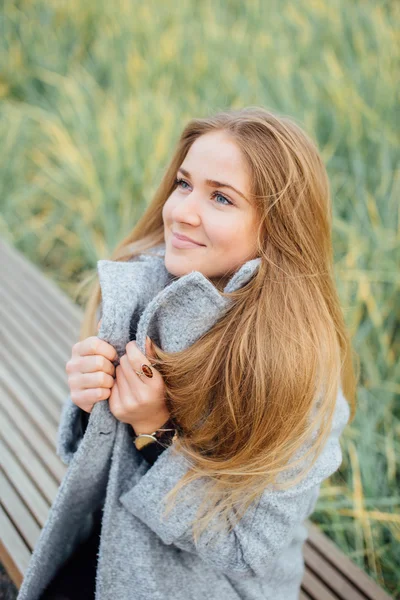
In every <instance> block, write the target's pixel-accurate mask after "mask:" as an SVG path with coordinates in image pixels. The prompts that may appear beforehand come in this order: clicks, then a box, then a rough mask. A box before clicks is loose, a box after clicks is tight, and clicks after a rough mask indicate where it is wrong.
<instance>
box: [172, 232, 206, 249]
mask: <svg viewBox="0 0 400 600" xmlns="http://www.w3.org/2000/svg"><path fill="white" fill-rule="evenodd" d="M171 244H172V245H173V246H174V248H201V247H202V246H203V244H196V243H195V242H189V240H182V239H180V238H178V236H177V235H176V234H175V233H174V234H173V235H172V239H171Z"/></svg>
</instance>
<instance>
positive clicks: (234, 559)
mask: <svg viewBox="0 0 400 600" xmlns="http://www.w3.org/2000/svg"><path fill="white" fill-rule="evenodd" d="M164 254H165V246H164V244H161V245H160V246H158V247H157V248H155V249H153V250H152V252H151V253H150V255H144V254H143V255H141V256H140V257H135V258H133V259H132V260H130V261H128V262H116V261H110V260H99V261H98V263H97V269H98V274H99V280H100V285H101V291H102V303H101V309H102V314H101V317H102V323H101V327H100V330H99V332H98V336H99V337H100V338H101V339H104V340H105V341H107V342H108V343H110V344H112V345H113V346H114V347H115V348H116V350H117V352H118V355H119V357H121V356H122V354H124V353H125V346H126V344H127V343H128V342H129V324H130V322H131V319H136V323H137V333H136V342H137V344H138V346H139V348H140V350H141V351H142V352H143V353H144V350H145V338H146V335H149V337H150V338H151V339H152V340H154V341H155V342H156V343H157V344H158V345H160V347H162V348H163V349H164V350H166V351H170V352H174V351H179V350H181V349H185V348H187V347H189V346H190V345H191V344H193V343H194V342H195V341H196V340H197V339H199V337H200V336H201V335H203V334H204V333H205V332H206V331H207V330H208V329H209V328H210V327H212V326H213V325H214V324H215V323H216V321H217V320H218V319H219V318H220V317H221V315H222V314H223V312H224V311H225V310H226V309H227V308H228V306H229V303H230V302H231V300H230V299H229V298H223V297H222V296H221V294H220V293H219V291H218V290H217V288H216V287H215V286H214V285H213V284H212V283H211V282H210V281H209V280H208V279H207V278H206V277H204V276H203V275H202V274H201V273H200V272H198V271H192V272H191V273H189V274H187V275H184V276H182V277H180V278H175V279H174V278H173V277H172V276H171V275H170V274H169V273H168V271H167V270H166V268H165V265H164ZM259 261H260V259H253V260H250V261H248V262H246V263H245V264H244V265H242V266H241V268H239V269H238V270H237V271H236V273H234V274H233V276H232V277H231V279H230V281H229V282H228V284H227V285H226V287H225V288H224V291H227V292H229V291H233V290H236V289H239V288H240V287H242V286H244V285H245V284H246V283H247V282H248V281H249V280H250V278H251V277H252V275H253V274H254V273H255V272H256V270H257V268H258V266H259ZM82 413H83V411H82V410H81V409H80V408H78V407H77V406H76V405H75V404H73V402H72V401H71V399H70V397H69V396H68V398H67V399H66V403H65V406H64V409H63V413H62V417H61V422H60V427H59V437H58V454H59V456H60V457H61V458H62V460H63V461H64V462H65V463H66V464H68V465H69V466H68V469H67V471H66V473H65V476H64V479H63V481H62V482H61V485H60V487H59V489H58V493H57V495H56V498H55V500H54V502H53V505H52V507H51V509H50V512H49V515H48V518H47V521H46V523H45V525H44V528H43V529H42V531H41V535H40V537H39V539H38V542H37V544H36V546H35V549H34V551H33V555H32V557H31V561H30V564H29V566H28V569H27V572H26V574H25V578H24V580H23V582H22V586H21V588H20V591H19V595H18V600H38V598H39V597H40V594H41V593H42V591H43V590H44V589H45V587H46V586H47V584H48V583H49V582H50V580H51V579H52V578H53V576H54V575H55V573H56V572H57V570H58V569H59V568H60V566H61V565H62V564H63V563H64V561H66V560H67V558H68V557H69V556H70V555H71V554H72V553H73V552H74V550H75V549H76V547H77V545H78V544H79V543H80V542H81V541H83V540H85V539H86V538H87V537H88V536H89V534H90V532H91V530H92V526H93V513H94V511H95V510H97V509H98V508H99V507H102V523H101V537H100V546H99V552H98V564H97V574H96V600H215V599H218V600H239V599H241V600H269V599H271V600H295V599H296V598H298V597H299V590H300V583H301V580H302V577H303V571H304V564H303V558H302V545H303V542H304V540H305V538H306V536H307V532H306V528H305V526H304V524H303V522H304V520H305V519H306V518H307V517H308V516H309V515H310V514H311V512H312V511H313V509H314V506H315V503H316V500H317V497H318V493H319V487H320V484H321V482H322V481H323V480H324V479H325V478H326V477H328V476H329V475H331V474H332V473H333V472H334V471H336V469H337V468H338V467H339V465H340V463H341V460H342V454H341V448H340V444H339V437H340V434H341V432H342V430H343V428H344V426H345V424H346V423H347V421H348V418H349V407H348V403H347V401H346V399H345V398H344V396H343V393H342V390H341V388H339V393H338V397H337V402H336V408H335V415H334V421H333V426H332V430H331V433H330V437H329V439H328V441H327V443H326V445H325V447H324V451H323V452H322V453H321V455H320V456H319V458H318V460H317V462H316V463H315V464H314V466H313V467H312V469H311V470H310V472H309V474H308V475H307V476H306V477H305V478H304V479H303V480H302V481H301V482H300V483H298V484H297V485H295V486H293V487H291V488H290V489H288V490H276V489H272V487H266V489H265V492H264V493H263V495H262V497H261V499H260V501H259V502H257V503H256V505H255V506H253V505H251V506H250V508H249V509H248V511H247V512H246V513H245V515H244V517H243V518H242V519H241V521H240V522H239V523H237V525H236V526H235V528H234V529H233V530H232V531H231V532H230V533H229V534H226V533H225V534H222V533H218V532H217V535H218V536H220V537H219V539H217V540H216V542H217V543H214V542H215V539H214V540H213V543H211V544H210V543H209V542H210V540H211V538H212V537H213V536H214V535H215V534H214V533H213V530H211V529H210V530H207V531H206V532H205V533H203V534H202V535H201V536H200V539H199V540H198V543H197V545H196V544H195V543H194V540H193V537H192V531H191V527H189V524H190V522H191V520H192V519H193V517H194V515H195V513H196V509H197V507H198V505H199V502H200V500H201V498H202V490H203V484H204V480H203V478H202V479H200V480H197V481H195V482H192V483H191V484H189V486H188V487H187V488H184V491H185V496H184V498H183V499H182V496H180V495H178V504H177V505H176V507H174V509H173V510H172V512H171V513H169V515H168V516H167V518H166V519H164V518H163V515H162V513H163V509H164V497H165V495H166V493H167V492H168V491H169V490H170V489H172V488H173V487H174V485H175V483H176V482H177V481H178V480H179V479H180V478H181V476H182V475H183V474H184V473H185V472H186V471H187V470H188V468H189V466H190V465H189V462H188V461H187V459H186V458H184V457H183V455H182V454H180V453H178V452H177V451H176V449H175V448H174V446H170V447H168V448H167V449H166V450H165V451H164V452H163V453H162V454H161V455H160V456H159V457H158V458H157V460H156V462H155V463H154V464H153V465H150V464H149V463H148V462H147V461H145V460H144V458H143V457H142V456H141V455H140V453H139V452H138V451H137V450H136V448H135V447H134V444H133V443H132V435H131V433H130V432H129V431H128V429H129V428H130V426H129V425H127V424H125V423H122V422H120V421H118V420H117V419H116V418H115V417H114V416H113V414H112V413H111V412H110V410H109V408H108V400H103V401H100V402H97V403H96V404H95V406H94V407H93V410H92V412H91V414H90V417H89V421H88V424H87V427H86V429H85V428H84V427H83V426H82V423H81V417H82ZM130 429H131V428H130ZM202 481H203V483H202Z"/></svg>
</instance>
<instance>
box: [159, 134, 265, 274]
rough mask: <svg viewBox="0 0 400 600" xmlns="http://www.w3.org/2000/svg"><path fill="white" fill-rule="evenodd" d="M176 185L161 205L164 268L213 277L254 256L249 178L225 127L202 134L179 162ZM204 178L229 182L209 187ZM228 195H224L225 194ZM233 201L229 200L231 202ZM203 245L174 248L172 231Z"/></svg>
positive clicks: (254, 229)
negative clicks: (198, 272)
mask: <svg viewBox="0 0 400 600" xmlns="http://www.w3.org/2000/svg"><path fill="white" fill-rule="evenodd" d="M180 166H181V167H182V168H184V169H185V170H186V171H188V172H189V173H190V177H188V176H186V175H184V174H182V173H181V172H179V171H178V173H177V174H176V177H177V179H183V180H184V182H183V183H181V184H178V185H177V186H176V187H175V189H174V190H173V192H172V194H171V195H170V196H169V198H168V199H167V201H166V203H165V204H164V207H163V211H162V215H163V221H164V235H165V248H166V252H165V267H166V269H167V270H168V271H169V272H170V273H172V274H173V275H175V276H177V277H181V276H182V275H186V274H188V273H190V272H191V271H200V272H201V273H202V274H203V275H205V276H207V277H209V278H210V279H211V280H213V279H215V278H219V277H221V276H227V275H229V274H231V273H234V272H235V271H236V270H237V269H238V268H239V267H240V266H241V265H242V264H244V263H245V262H246V261H248V260H250V259H252V258H255V257H256V256H257V249H256V235H257V233H256V232H257V225H258V222H257V214H256V210H255V207H254V206H253V205H252V203H251V200H249V199H248V198H249V192H250V179H249V175H248V172H247V169H246V163H245V161H244V158H243V157H242V154H241V152H240V150H239V147H238V146H237V145H236V143H235V142H234V141H233V139H232V138H231V137H230V136H229V135H228V134H227V133H226V132H224V131H218V132H211V133H207V134H205V135H202V136H201V137H200V138H198V139H197V140H196V141H195V142H194V143H193V144H192V146H191V148H190V150H189V152H188V153H187V155H186V157H185V159H184V161H183V163H182V164H181V165H180ZM206 179H214V180H216V181H220V182H222V183H226V184H229V185H232V186H233V187H234V188H236V189H237V190H239V192H241V193H242V194H243V195H244V196H245V197H246V198H247V199H248V200H246V199H244V198H242V197H241V196H240V195H239V194H237V193H236V192H235V191H233V190H232V189H230V188H226V187H222V186H221V187H210V186H209V185H207V184H206V183H205V180H206ZM224 198H226V200H225V199H224ZM228 201H230V202H232V205H231V204H229V202H228ZM174 231H175V232H177V233H179V234H181V235H186V236H188V237H190V238H192V239H193V240H195V241H196V242H198V243H201V244H204V246H198V247H195V248H184V249H183V248H175V247H174V246H173V245H172V244H171V240H172V238H173V232H174Z"/></svg>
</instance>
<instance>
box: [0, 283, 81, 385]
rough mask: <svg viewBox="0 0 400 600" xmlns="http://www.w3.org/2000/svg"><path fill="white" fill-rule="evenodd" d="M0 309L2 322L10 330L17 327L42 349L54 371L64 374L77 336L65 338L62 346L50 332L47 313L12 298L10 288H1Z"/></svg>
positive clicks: (25, 336)
mask: <svg viewBox="0 0 400 600" xmlns="http://www.w3.org/2000/svg"><path fill="white" fill-rule="evenodd" d="M0 308H1V311H2V321H5V324H6V325H7V326H9V327H8V329H9V330H10V329H11V327H10V326H11V325H13V326H16V327H17V330H18V331H23V332H24V338H25V339H27V338H29V339H30V340H32V342H34V343H35V346H36V347H37V348H41V349H42V350H43V352H44V353H46V355H47V361H48V364H49V365H51V368H52V371H53V372H54V374H55V375H57V374H58V373H59V372H60V371H61V372H62V368H63V365H64V364H65V362H66V361H67V360H68V358H69V355H70V344H69V343H68V340H69V339H71V346H72V344H73V343H75V336H73V335H72V334H71V335H69V336H65V337H64V343H63V344H60V343H59V342H58V340H57V339H55V336H54V333H53V332H52V331H51V330H49V327H48V320H47V319H46V313H43V312H42V313H40V311H39V310H38V309H35V308H34V307H32V306H29V305H28V306H27V307H25V306H23V304H22V303H21V301H20V300H19V298H15V297H13V296H11V294H10V293H9V289H8V286H3V287H2V288H1V287H0Z"/></svg>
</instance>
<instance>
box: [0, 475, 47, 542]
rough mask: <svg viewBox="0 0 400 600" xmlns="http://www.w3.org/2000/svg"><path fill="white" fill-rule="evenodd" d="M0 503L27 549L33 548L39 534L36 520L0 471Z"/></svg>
mask: <svg viewBox="0 0 400 600" xmlns="http://www.w3.org/2000/svg"><path fill="white" fill-rule="evenodd" d="M0 490H1V505H2V506H3V508H4V509H5V510H6V512H7V513H8V515H9V517H10V518H11V520H12V522H13V524H14V527H15V528H16V530H18V532H19V533H20V535H21V537H22V538H23V539H24V541H25V543H26V545H27V547H28V548H29V550H33V548H34V547H35V544H36V542H37V540H38V538H39V535H40V527H39V525H38V523H37V521H36V520H35V519H34V518H33V516H32V514H31V513H30V511H29V510H28V508H27V507H26V505H25V504H24V502H23V501H22V500H21V497H20V496H19V495H18V493H17V491H16V490H15V489H14V487H13V486H12V485H11V483H10V482H9V480H8V479H7V478H6V477H5V476H4V475H3V473H1V472H0Z"/></svg>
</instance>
